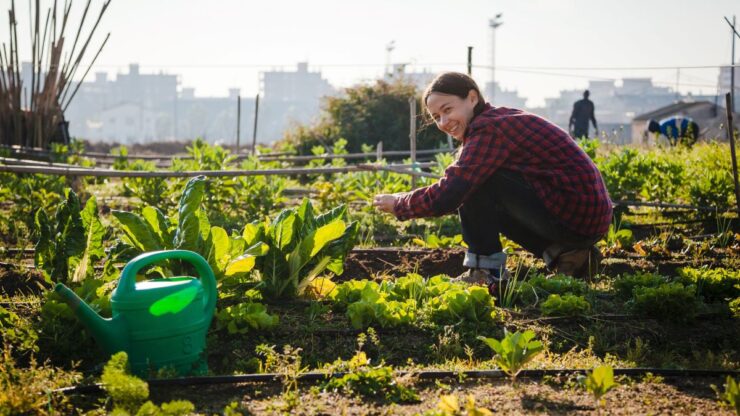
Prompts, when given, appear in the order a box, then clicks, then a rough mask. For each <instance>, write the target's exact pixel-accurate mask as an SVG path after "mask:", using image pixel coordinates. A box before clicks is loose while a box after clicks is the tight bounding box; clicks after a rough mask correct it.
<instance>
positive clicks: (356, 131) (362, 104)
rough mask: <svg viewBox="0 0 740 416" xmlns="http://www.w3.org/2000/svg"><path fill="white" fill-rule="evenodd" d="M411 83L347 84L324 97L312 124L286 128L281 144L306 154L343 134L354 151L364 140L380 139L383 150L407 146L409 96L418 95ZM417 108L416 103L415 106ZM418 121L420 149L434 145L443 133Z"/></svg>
mask: <svg viewBox="0 0 740 416" xmlns="http://www.w3.org/2000/svg"><path fill="white" fill-rule="evenodd" d="M417 94H418V92H417V90H416V87H415V86H414V85H413V84H411V83H404V82H403V81H396V82H393V83H388V82H385V81H382V80H379V81H377V82H376V84H374V85H358V86H354V87H350V88H347V89H346V90H345V91H344V94H342V95H340V96H337V97H329V98H326V101H325V102H324V108H323V109H322V114H321V116H320V117H321V119H320V121H319V122H318V123H316V124H314V125H313V126H298V127H296V128H294V129H293V130H291V131H289V132H287V133H286V134H285V136H284V137H283V139H282V142H283V143H284V144H287V145H290V146H293V147H295V148H296V149H298V151H299V153H300V154H308V153H310V150H311V148H312V147H314V146H322V147H325V148H326V147H330V146H332V144H333V143H334V142H335V141H337V140H339V139H340V138H343V139H345V140H346V141H347V150H348V151H349V152H351V153H357V152H360V151H361V150H362V145H363V144H370V145H376V144H377V143H378V142H380V141H382V142H383V149H384V150H408V149H409V141H408V129H409V99H410V98H415V99H416V97H417ZM417 108H419V106H417ZM421 123H422V121H421V118H419V121H418V123H417V143H418V144H417V146H418V148H419V149H427V148H435V147H438V146H439V145H441V144H443V143H445V142H446V136H445V135H444V134H443V133H442V132H440V131H438V130H437V129H435V128H421V127H422V125H421Z"/></svg>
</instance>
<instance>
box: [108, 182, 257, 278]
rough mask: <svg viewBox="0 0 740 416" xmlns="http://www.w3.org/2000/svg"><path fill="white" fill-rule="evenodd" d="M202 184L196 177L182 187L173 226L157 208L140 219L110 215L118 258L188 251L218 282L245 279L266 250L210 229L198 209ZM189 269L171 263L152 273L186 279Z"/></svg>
mask: <svg viewBox="0 0 740 416" xmlns="http://www.w3.org/2000/svg"><path fill="white" fill-rule="evenodd" d="M205 183H206V179H205V177H203V176H199V177H195V178H192V179H191V180H190V181H188V183H187V184H186V185H185V189H184V190H183V193H182V196H181V198H180V202H179V207H178V218H177V221H176V222H175V221H173V220H171V219H170V218H168V217H167V216H165V215H164V214H163V213H162V211H160V210H159V209H158V208H156V207H150V206H146V207H144V208H143V209H142V211H141V215H139V214H135V213H133V212H126V211H115V210H114V211H112V214H113V216H114V217H115V218H116V219H117V220H118V223H119V224H120V230H121V231H122V232H123V235H122V236H121V241H122V244H121V245H119V247H118V248H117V249H118V253H119V256H118V258H119V259H120V260H127V259H130V258H132V257H134V256H135V255H138V254H141V253H145V252H150V251H157V250H172V249H183V250H191V251H194V252H196V253H198V254H200V255H201V256H203V257H204V258H205V259H206V260H207V261H208V264H209V265H210V266H211V268H212V269H213V271H214V273H215V275H216V279H217V280H218V281H219V282H224V281H225V280H227V279H230V280H231V281H235V280H236V281H238V280H239V279H240V278H242V277H244V276H245V275H246V274H247V273H248V272H249V271H250V270H252V268H253V267H254V265H255V257H258V256H264V255H265V254H266V253H267V250H268V247H267V246H266V245H265V244H263V243H262V242H260V241H252V240H250V241H249V242H248V243H249V244H247V241H246V240H245V238H243V237H242V236H229V235H228V234H227V233H226V230H224V229H223V228H221V227H217V226H211V225H210V222H209V220H208V218H207V216H206V214H205V212H204V211H203V209H202V208H201V202H202V200H203V198H204V195H205ZM175 224H176V225H175ZM189 267H190V265H188V264H184V265H183V264H180V263H174V262H170V263H169V265H168V266H167V268H165V267H162V266H159V267H157V268H154V269H153V271H154V272H155V273H159V274H160V275H161V276H162V277H168V276H173V275H186V274H188V272H189V270H190V269H189ZM226 283H229V282H226Z"/></svg>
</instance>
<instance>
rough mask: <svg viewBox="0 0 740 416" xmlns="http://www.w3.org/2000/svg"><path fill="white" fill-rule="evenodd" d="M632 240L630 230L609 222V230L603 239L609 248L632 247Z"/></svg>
mask: <svg viewBox="0 0 740 416" xmlns="http://www.w3.org/2000/svg"><path fill="white" fill-rule="evenodd" d="M633 240H634V238H633V236H632V230H630V229H627V228H621V227H619V226H618V225H617V226H615V225H614V224H609V231H608V232H607V233H606V235H605V236H604V240H603V241H604V245H606V247H607V248H609V249H616V248H619V249H627V248H630V247H632V242H633Z"/></svg>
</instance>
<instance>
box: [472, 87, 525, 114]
mask: <svg viewBox="0 0 740 416" xmlns="http://www.w3.org/2000/svg"><path fill="white" fill-rule="evenodd" d="M494 84H495V85H492V84H491V82H487V83H486V86H485V88H484V89H483V97H484V98H485V99H486V101H488V102H490V103H491V105H493V106H495V107H511V108H521V109H524V108H526V105H527V99H526V98H524V97H520V96H519V92H518V91H517V90H504V89H501V86H500V85H499V83H498V82H495V83H494Z"/></svg>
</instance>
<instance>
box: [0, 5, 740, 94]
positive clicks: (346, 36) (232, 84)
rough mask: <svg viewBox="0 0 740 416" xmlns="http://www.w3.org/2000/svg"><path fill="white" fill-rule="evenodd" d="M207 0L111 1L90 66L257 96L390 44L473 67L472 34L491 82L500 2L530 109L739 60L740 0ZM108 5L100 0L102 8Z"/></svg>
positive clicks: (22, 10) (481, 71) (688, 79)
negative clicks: (278, 78)
mask: <svg viewBox="0 0 740 416" xmlns="http://www.w3.org/2000/svg"><path fill="white" fill-rule="evenodd" d="M48 4H50V3H49V2H42V7H46V6H47V5H48ZM198 4H200V3H196V2H195V1H192V0H178V1H174V0H169V1H159V2H144V1H141V0H127V1H125V2H122V1H118V2H116V1H114V2H113V3H112V4H111V6H110V9H109V11H108V13H107V14H106V16H105V17H104V18H103V20H102V22H101V24H100V27H99V29H98V32H99V33H98V35H99V36H98V37H99V38H102V36H104V34H105V33H107V32H111V38H110V41H109V42H108V44H107V45H106V47H105V49H104V50H103V52H102V53H101V55H100V57H99V58H98V62H97V64H96V65H95V66H94V67H93V69H92V71H91V75H89V76H92V73H94V72H100V71H105V72H107V73H108V74H109V76H110V77H114V76H115V75H116V74H117V73H124V72H125V70H126V68H127V67H128V64H129V63H131V62H138V63H139V65H140V66H141V68H142V71H146V72H159V71H162V72H165V73H170V74H178V75H180V87H181V88H182V87H191V88H195V91H196V94H197V95H201V96H227V95H228V88H240V89H241V91H242V94H243V95H245V96H253V95H255V94H256V93H257V91H258V85H259V84H258V82H259V73H260V72H263V71H269V70H272V69H290V68H294V67H295V64H296V62H308V64H309V68H310V70H316V71H321V72H322V74H323V76H324V77H326V79H327V80H328V81H329V82H330V83H331V84H332V85H335V86H337V87H346V86H350V85H353V84H356V83H359V82H368V81H371V80H373V79H377V78H380V77H382V75H383V72H384V69H385V65H386V63H387V58H388V56H387V54H386V45H387V44H388V43H389V42H391V41H395V43H394V45H395V47H394V50H393V51H392V53H391V62H392V63H409V64H411V65H410V70H412V71H422V70H425V69H426V70H429V71H432V72H440V71H445V70H457V71H464V70H465V65H466V54H467V46H473V47H474V50H473V64H474V68H473V76H474V77H475V78H476V80H477V81H478V82H479V84H481V85H484V84H485V83H486V82H488V81H489V80H490V68H489V67H490V65H489V62H490V61H491V56H490V55H491V54H490V49H491V42H490V37H491V36H490V29H489V27H488V19H490V18H492V17H493V16H494V15H495V14H497V13H502V14H503V15H502V18H501V21H503V26H501V27H499V28H498V29H497V33H496V66H497V72H496V80H497V81H498V82H500V84H501V86H502V87H504V88H506V89H516V90H518V91H519V93H520V94H521V95H522V96H524V97H526V98H528V102H527V105H528V106H530V107H533V106H541V105H543V104H544V100H545V98H549V97H554V96H557V95H558V93H559V91H562V90H568V89H577V88H583V87H585V86H586V85H587V83H588V81H589V80H593V79H596V80H598V79H621V78H630V77H650V78H652V79H653V80H654V82H655V84H656V85H661V86H670V87H672V88H675V87H676V86H678V87H679V90H680V92H681V93H684V94H685V93H687V92H692V93H694V94H700V93H701V94H713V93H715V92H716V85H717V75H718V73H719V69H718V68H717V67H714V68H710V67H711V66H717V65H727V64H729V61H730V42H731V38H730V29H729V26H728V25H727V24H726V23H725V22H724V19H723V16H729V17H731V16H732V14H736V15H740V2H733V1H729V0H717V1H713V2H711V3H709V4H706V3H705V2H700V1H692V0H683V1H665V0H655V1H651V2H649V3H648V4H642V2H637V1H636V0H628V1H624V2H620V3H619V4H617V5H615V4H609V3H606V2H601V1H586V0H567V1H557V2H553V1H545V0H528V1H521V2H516V3H513V2H512V3H508V2H502V1H497V2H490V1H484V0H471V1H465V2H462V3H457V4H455V5H452V4H450V3H447V2H442V1H431V2H430V1H427V2H421V1H417V0H408V1H405V2H399V3H398V4H397V3H395V2H391V1H390V0H381V1H377V2H374V3H373V4H372V5H370V4H368V5H365V6H360V5H356V4H355V5H348V4H346V3H341V2H338V1H335V0H320V1H314V2H311V3H302V2H295V1H284V2H272V3H258V4H253V3H244V2H238V1H232V0H225V1H221V2H219V3H218V4H217V5H215V6H214V5H212V6H211V7H208V8H203V7H198V6H197V5H198ZM100 5H101V2H100V1H93V8H92V9H93V10H95V9H96V8H99V7H100ZM24 6H25V5H22V4H20V3H19V4H17V5H16V7H17V9H18V18H19V21H20V22H21V23H23V22H27V21H28V18H27V14H26V13H27V10H26V7H24ZM75 6H76V8H79V6H80V5H78V4H75ZM78 12H79V10H78ZM0 21H2V26H0V33H7V19H2V20H0ZM24 27H27V25H23V24H21V30H22V29H23V28H24ZM699 27H701V28H702V29H701V30H696V29H693V28H699ZM593 33H597V34H598V36H593V35H592V34H593ZM19 40H20V43H21V45H20V49H21V52H23V51H27V50H28V49H30V48H28V47H24V43H25V44H27V43H28V42H29V40H28V36H26V34H24V33H20V34H19ZM21 55H22V59H23V53H21ZM676 67H683V68H681V69H679V68H676ZM701 67H707V68H701ZM604 68H617V69H604ZM627 68H633V69H627ZM634 68H640V69H634ZM648 68H651V69H648Z"/></svg>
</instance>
